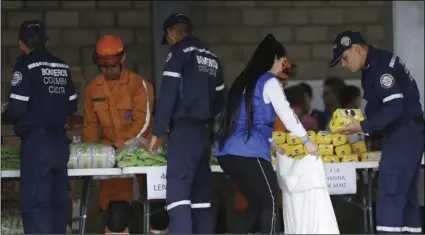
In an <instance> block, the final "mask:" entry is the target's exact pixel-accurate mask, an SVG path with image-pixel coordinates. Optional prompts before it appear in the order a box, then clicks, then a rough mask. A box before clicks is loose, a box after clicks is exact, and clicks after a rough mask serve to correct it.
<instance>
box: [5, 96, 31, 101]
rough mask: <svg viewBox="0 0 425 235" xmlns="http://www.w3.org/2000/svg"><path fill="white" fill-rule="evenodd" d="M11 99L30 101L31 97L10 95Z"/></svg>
mask: <svg viewBox="0 0 425 235" xmlns="http://www.w3.org/2000/svg"><path fill="white" fill-rule="evenodd" d="M10 98H12V99H15V100H20V101H28V100H30V97H29V96H23V95H17V94H10Z"/></svg>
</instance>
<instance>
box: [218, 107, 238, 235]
mask: <svg viewBox="0 0 425 235" xmlns="http://www.w3.org/2000/svg"><path fill="white" fill-rule="evenodd" d="M220 117H221V114H219V115H217V116H216V118H215V122H214V133H217V132H218V130H219V127H220ZM211 179H212V183H211V184H212V193H211V210H212V213H213V219H214V225H215V234H219V233H230V232H231V231H233V228H232V227H233V225H234V218H235V216H236V208H235V206H237V205H235V203H239V202H237V201H236V202H235V200H234V197H235V194H237V193H238V191H235V190H234V184H233V182H232V181H231V180H230V179H229V177H228V176H226V175H225V174H223V173H221V172H212V173H211Z"/></svg>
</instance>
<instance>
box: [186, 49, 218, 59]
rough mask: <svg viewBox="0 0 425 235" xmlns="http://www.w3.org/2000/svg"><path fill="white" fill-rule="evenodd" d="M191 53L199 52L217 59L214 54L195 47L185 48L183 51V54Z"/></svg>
mask: <svg viewBox="0 0 425 235" xmlns="http://www.w3.org/2000/svg"><path fill="white" fill-rule="evenodd" d="M191 51H198V52H200V53H206V54H209V55H212V56H214V57H217V56H216V55H215V54H214V53H212V52H211V51H209V50H205V49H199V48H197V47H186V48H185V49H183V52H184V53H188V52H191Z"/></svg>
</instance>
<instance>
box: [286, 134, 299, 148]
mask: <svg viewBox="0 0 425 235" xmlns="http://www.w3.org/2000/svg"><path fill="white" fill-rule="evenodd" d="M286 143H288V144H289V145H297V144H302V143H303V142H302V140H301V139H300V138H298V137H295V136H292V135H290V134H288V135H286Z"/></svg>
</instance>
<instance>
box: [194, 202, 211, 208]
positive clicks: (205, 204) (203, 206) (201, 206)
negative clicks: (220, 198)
mask: <svg viewBox="0 0 425 235" xmlns="http://www.w3.org/2000/svg"><path fill="white" fill-rule="evenodd" d="M190 207H191V208H192V209H199V208H210V207H211V203H209V202H207V203H193V204H191V205H190Z"/></svg>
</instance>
